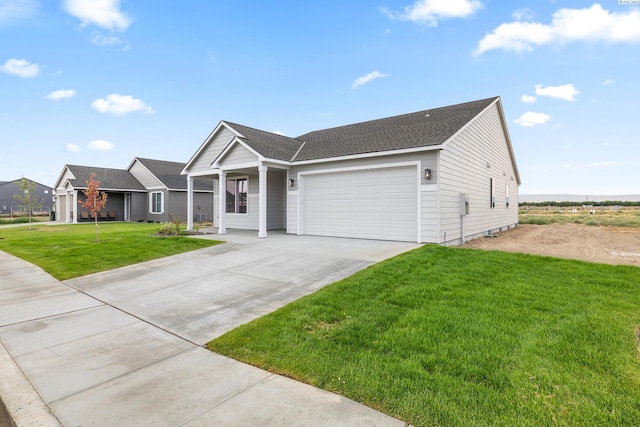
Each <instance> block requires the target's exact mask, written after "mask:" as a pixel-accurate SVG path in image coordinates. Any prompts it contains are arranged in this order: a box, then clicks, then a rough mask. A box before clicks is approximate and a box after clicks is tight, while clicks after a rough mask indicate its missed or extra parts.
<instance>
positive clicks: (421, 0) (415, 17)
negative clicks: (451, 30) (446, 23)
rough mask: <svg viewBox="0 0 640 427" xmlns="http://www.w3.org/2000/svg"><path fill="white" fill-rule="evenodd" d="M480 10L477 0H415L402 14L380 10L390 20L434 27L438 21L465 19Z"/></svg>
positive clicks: (480, 5) (479, 3) (480, 3)
mask: <svg viewBox="0 0 640 427" xmlns="http://www.w3.org/2000/svg"><path fill="white" fill-rule="evenodd" d="M479 9H482V2H480V1H479V0H417V1H416V2H415V3H413V4H412V5H410V6H407V7H405V8H404V11H403V12H391V11H389V10H387V9H384V8H381V9H380V10H381V11H382V12H383V13H384V14H386V15H387V16H389V17H390V18H392V19H394V18H395V19H401V20H403V21H411V22H415V23H420V24H427V25H429V26H432V27H435V26H437V25H438V21H439V20H442V19H449V18H466V17H468V16H470V15H473V14H474V13H475V12H476V11H478V10H479Z"/></svg>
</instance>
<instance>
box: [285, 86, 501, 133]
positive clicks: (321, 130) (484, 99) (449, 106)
mask: <svg viewBox="0 0 640 427" xmlns="http://www.w3.org/2000/svg"><path fill="white" fill-rule="evenodd" d="M497 98H499V96H492V97H488V98H483V99H476V100H475V101H466V102H459V103H457V104H450V105H443V106H441V107H436V108H426V109H424V110H419V111H413V112H411V113H403V114H397V115H394V116H387V117H380V118H377V119H370V120H364V121H361V122H355V123H347V124H345V125H338V126H333V127H330V128H325V129H316V130H313V131H310V132H306V133H303V134H302V135H299V136H297V137H295V139H300V138H301V137H303V136H305V135H309V134H311V133H317V132H324V131H331V130H335V129H340V128H345V127H349V126H356V125H365V124H370V123H373V122H378V121H386V120H389V121H392V120H397V119H399V118H401V117H407V116H412V115H415V114H420V113H426V112H432V111H436V110H443V109H445V108H453V107H459V106H461V105H465V104H473V103H479V102H484V101H488V100H492V101H493V100H496V99H497Z"/></svg>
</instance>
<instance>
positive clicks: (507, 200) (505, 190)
mask: <svg viewBox="0 0 640 427" xmlns="http://www.w3.org/2000/svg"><path fill="white" fill-rule="evenodd" d="M504 197H505V200H506V204H507V208H509V205H510V200H509V199H510V198H509V184H505V186H504Z"/></svg>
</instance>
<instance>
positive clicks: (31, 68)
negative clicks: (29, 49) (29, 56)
mask: <svg viewBox="0 0 640 427" xmlns="http://www.w3.org/2000/svg"><path fill="white" fill-rule="evenodd" d="M0 71H4V72H5V73H7V74H13V75H14V76H18V77H22V78H25V79H29V78H31V77H35V76H37V75H38V74H40V66H39V65H38V64H32V63H30V62H29V61H27V60H25V59H15V58H11V59H9V60H8V61H7V62H5V63H4V65H3V66H2V67H0Z"/></svg>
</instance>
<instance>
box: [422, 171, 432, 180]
mask: <svg viewBox="0 0 640 427" xmlns="http://www.w3.org/2000/svg"><path fill="white" fill-rule="evenodd" d="M424 179H431V169H425V170H424Z"/></svg>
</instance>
